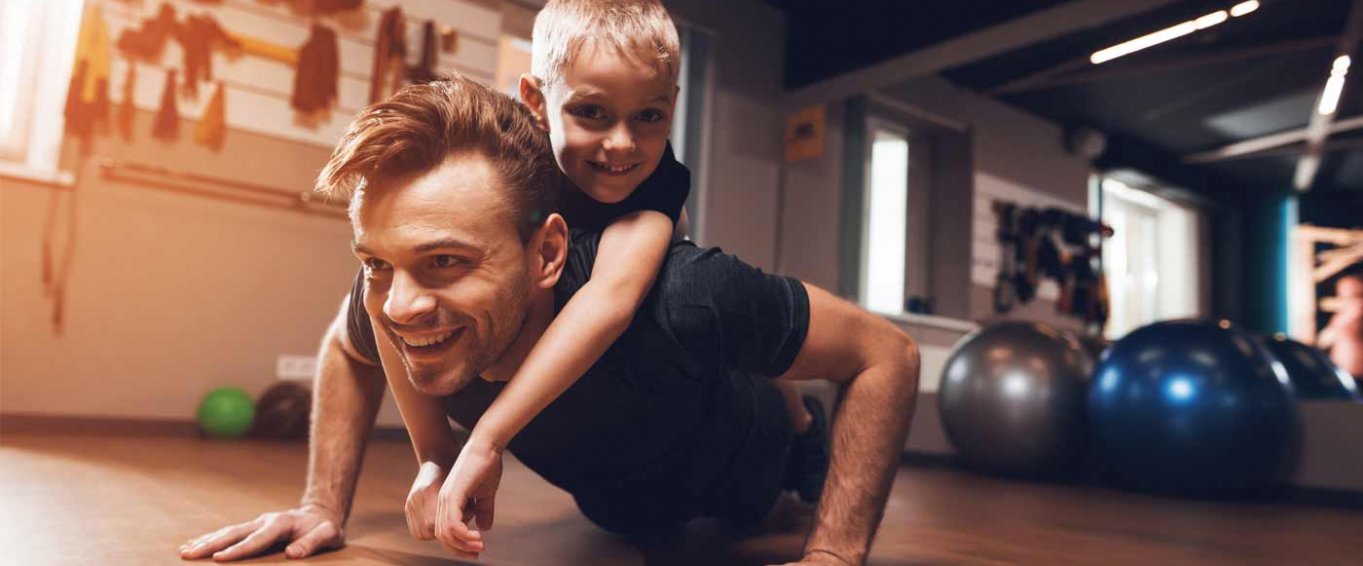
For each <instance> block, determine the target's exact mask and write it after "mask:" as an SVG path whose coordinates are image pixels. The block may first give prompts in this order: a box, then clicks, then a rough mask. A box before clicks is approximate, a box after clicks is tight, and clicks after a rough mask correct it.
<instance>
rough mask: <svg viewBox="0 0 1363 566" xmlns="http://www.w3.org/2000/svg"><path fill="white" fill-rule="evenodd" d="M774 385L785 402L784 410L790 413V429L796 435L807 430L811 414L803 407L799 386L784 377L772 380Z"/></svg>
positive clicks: (811, 418)
mask: <svg viewBox="0 0 1363 566" xmlns="http://www.w3.org/2000/svg"><path fill="white" fill-rule="evenodd" d="M772 383H773V384H775V385H776V389H777V391H780V392H781V397H782V398H783V399H784V400H785V402H786V412H788V413H790V429H791V431H793V432H794V433H795V435H796V436H799V435H801V434H804V433H806V432H808V431H809V423H810V421H811V420H813V416H811V415H810V414H809V409H808V408H807V407H805V402H804V399H803V398H801V397H800V388H799V387H797V386H796V385H795V382H793V381H786V380H784V379H776V380H772Z"/></svg>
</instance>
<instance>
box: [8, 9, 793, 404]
mask: <svg viewBox="0 0 1363 566" xmlns="http://www.w3.org/2000/svg"><path fill="white" fill-rule="evenodd" d="M441 1H442V2H444V1H447V0H441ZM461 1H465V2H468V3H472V4H476V5H479V6H483V7H490V8H493V9H499V10H501V11H502V13H504V14H506V16H507V17H506V21H507V24H506V25H507V27H506V29H507V30H508V31H509V32H513V33H514V30H515V29H520V30H522V31H525V30H527V29H528V28H527V26H528V20H527V18H526V14H525V9H524V8H523V7H521V6H520V5H519V4H510V3H507V4H506V5H503V3H501V2H498V1H497V0H461ZM250 4H255V2H254V1H252V2H250ZM667 4H668V5H669V8H671V9H673V10H675V12H674V13H675V15H676V16H677V17H678V18H679V19H683V20H685V21H687V22H688V23H691V24H693V25H696V26H699V27H702V28H704V29H706V30H708V31H710V32H712V33H713V34H714V36H715V39H716V41H714V42H713V47H712V49H713V51H712V53H713V60H712V63H711V68H712V70H711V72H712V77H713V78H712V81H711V85H712V87H711V88H712V91H711V92H710V97H709V101H710V108H709V110H708V111H707V113H708V116H707V117H706V119H705V120H704V123H705V124H706V125H707V126H706V127H707V130H708V131H707V133H706V136H707V139H706V141H705V144H704V145H705V155H704V160H703V161H704V162H703V163H702V166H701V168H700V173H699V175H700V176H701V178H702V183H701V188H700V190H698V191H696V192H695V193H694V194H695V198H700V199H702V200H701V201H700V202H701V205H702V210H703V211H704V212H703V214H702V215H701V218H700V219H699V221H700V222H701V226H700V229H701V231H702V233H701V234H700V235H701V242H702V243H705V244H717V245H721V246H723V247H724V249H725V251H727V252H730V253H735V254H737V255H738V256H739V257H741V258H743V259H744V260H746V261H748V262H751V263H753V264H755V265H758V266H760V267H763V268H764V269H772V267H773V264H772V258H773V254H774V250H775V239H776V238H775V232H774V231H775V228H774V227H775V222H776V214H775V210H774V203H775V201H776V195H777V187H778V178H779V167H780V152H781V140H780V137H779V133H780V125H781V124H783V120H784V114H783V113H782V112H781V111H780V108H779V107H778V106H779V104H778V101H779V97H780V95H781V90H780V89H781V63H782V58H781V46H782V44H783V41H782V36H781V34H782V33H783V32H782V27H783V22H782V15H781V13H780V11H779V10H777V9H776V8H773V7H771V6H769V5H767V4H765V3H762V2H759V1H758V0H737V1H726V0H696V1H688V2H684V3H680V2H668V3H667ZM417 35H418V38H417V39H418V40H419V34H417ZM342 56H343V57H344V55H342ZM215 70H216V69H215ZM158 84H159V81H158ZM118 94H119V93H118V92H117V90H114V92H113V93H112V94H111V96H117V95H118ZM229 96H230V93H229ZM116 101H117V100H115V102H116ZM232 103H233V102H232V100H231V99H229V100H228V106H229V110H230V108H231V105H232ZM153 116H154V115H153V112H151V111H149V110H146V109H139V110H137V112H136V114H135V121H136V122H135V125H134V131H135V132H136V138H135V139H134V141H133V142H132V143H125V142H123V141H121V140H119V139H118V138H116V137H112V138H111V137H100V136H97V137H96V138H95V144H94V146H93V147H92V154H93V155H101V156H109V157H113V158H115V159H120V160H125V161H129V162H141V163H156V164H163V165H165V166H173V167H174V168H175V169H179V170H184V171H191V172H194V173H199V174H205V175H212V176H217V177H223V178H229V179H233V180H236V181H242V182H247V183H254V184H261V185H267V186H272V187H279V188H288V189H290V190H295V191H301V190H306V189H308V188H310V187H311V186H312V184H313V180H314V179H315V177H316V174H317V171H318V170H319V169H320V168H321V166H322V165H323V164H324V163H325V161H326V159H327V157H328V155H329V154H330V148H328V147H323V146H320V145H316V144H313V143H306V142H303V141H299V140H297V139H290V138H288V137H287V136H280V135H266V134H263V133H258V132H252V131H248V130H243V129H241V128H230V129H229V131H228V133H227V135H226V138H225V142H224V145H223V147H222V149H221V150H220V151H218V152H216V153H214V152H212V151H210V150H208V149H205V148H203V147H201V146H198V145H196V144H194V143H193V142H192V141H191V139H192V138H191V133H192V132H193V129H194V126H195V120H194V119H193V118H192V117H186V116H182V117H181V122H180V130H181V132H182V137H181V140H180V141H178V142H174V143H161V142H156V141H154V140H152V139H151V138H150V135H149V132H150V131H151V125H152V120H153ZM229 123H230V119H229ZM229 125H230V124H229ZM66 145H67V146H68V147H67V151H66V154H67V155H66V157H67V158H68V159H67V160H68V161H69V158H70V154H71V153H72V146H73V145H74V144H73V143H72V140H67V144H66ZM57 190H58V189H54V188H52V187H49V186H47V185H43V184H39V183H34V182H28V181H22V180H16V179H13V178H9V177H0V336H3V338H4V339H3V340H0V414H3V415H5V416H6V417H16V416H19V417H25V416H37V417H80V418H92V419H106V418H114V419H119V420H138V421H144V420H152V421H166V422H168V423H187V422H189V421H190V420H191V419H192V417H193V414H194V409H195V406H196V404H197V403H198V400H199V398H200V397H201V396H202V395H203V394H204V393H206V392H207V391H209V390H210V389H212V388H214V387H218V386H224V385H232V386H237V387H241V388H242V389H244V390H246V391H247V392H249V393H251V394H253V395H254V394H257V393H259V392H260V391H263V390H264V389H265V388H266V387H267V386H268V385H269V384H271V383H272V382H273V381H274V380H275V377H274V375H275V362H276V357H277V356H279V355H280V354H295V355H312V354H314V353H315V352H316V351H317V347H318V344H319V342H320V339H321V337H322V333H323V331H324V329H325V328H326V326H327V324H328V323H329V322H330V321H331V320H332V317H333V316H334V315H335V313H336V309H337V306H338V305H339V303H340V300H341V298H342V297H343V296H344V295H345V293H346V292H347V290H348V287H349V284H350V281H351V278H352V277H353V276H354V273H355V269H356V267H357V263H356V261H355V259H354V257H353V256H351V254H350V251H349V240H350V236H351V234H350V227H349V226H348V225H347V223H346V222H344V221H340V220H332V219H327V218H319V217H311V216H304V215H299V214H295V213H291V212H287V211H276V210H270V209H264V208H258V207H253V206H241V205H237V204H232V203H223V202H217V201H212V200H204V199H200V198H196V197H191V196H183V195H176V194H169V193H163V192H158V191H151V190H146V189H144V188H142V187H137V186H134V185H133V184H130V183H125V182H112V181H107V180H104V179H102V178H100V175H99V171H98V168H97V167H96V166H95V165H94V164H93V163H91V164H87V165H86V166H85V167H83V168H82V170H81V171H80V180H79V181H78V182H77V186H76V189H75V191H74V194H75V196H76V199H75V202H76V206H77V211H76V213H75V214H76V216H75V218H76V224H75V228H76V231H75V233H76V238H77V240H76V245H75V248H74V255H73V259H72V264H71V267H70V277H69V282H68V285H67V288H66V301H65V332H64V333H63V334H62V335H60V336H58V335H55V334H54V333H53V331H52V325H51V324H50V322H49V319H50V317H51V315H52V310H51V309H52V303H51V302H50V301H49V300H47V299H46V298H45V297H44V293H43V285H42V281H41V271H42V255H41V249H42V234H43V226H44V222H45V218H46V215H47V213H48V210H49V204H50V199H52V198H53V196H54V195H57V194H59V193H58V192H57ZM60 194H61V195H67V196H62V197H61V198H63V199H67V198H70V197H69V194H68V193H66V192H62V193H60ZM61 210H62V212H61V213H60V214H61V217H60V218H59V219H58V222H59V227H60V226H63V225H62V224H60V223H64V222H65V214H66V213H65V209H64V208H63V209H61ZM57 233H58V234H59V235H61V234H65V233H66V232H65V229H64V228H61V229H59V230H57ZM62 237H64V236H59V239H58V240H57V241H56V242H55V244H56V248H58V249H60V248H61V246H62V240H61V239H60V238H62ZM379 424H380V426H388V427H397V426H400V425H401V420H400V418H399V416H398V414H397V411H396V410H395V408H394V407H393V406H392V403H391V401H388V400H385V404H384V408H383V409H382V411H381V412H380V415H379ZM177 430H178V429H177Z"/></svg>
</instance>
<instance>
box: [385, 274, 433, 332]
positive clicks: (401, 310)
mask: <svg viewBox="0 0 1363 566" xmlns="http://www.w3.org/2000/svg"><path fill="white" fill-rule="evenodd" d="M434 310H435V297H434V296H432V294H431V292H430V290H429V289H426V288H425V287H424V286H422V285H421V282H419V281H417V280H416V279H415V278H413V277H412V276H410V275H407V274H404V273H401V272H399V273H394V274H393V282H392V285H391V286H389V288H388V300H387V301H385V302H384V303H383V313H384V314H385V315H388V319H389V320H392V321H393V322H396V323H398V324H414V323H417V322H419V321H420V320H421V319H422V317H425V316H426V315H428V314H430V313H431V312H433V311H434Z"/></svg>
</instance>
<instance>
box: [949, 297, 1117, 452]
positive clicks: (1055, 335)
mask: <svg viewBox="0 0 1363 566" xmlns="http://www.w3.org/2000/svg"><path fill="white" fill-rule="evenodd" d="M1091 365H1092V362H1091V361H1090V360H1089V358H1088V354H1087V353H1085V352H1084V350H1083V348H1082V347H1081V346H1080V345H1079V343H1078V342H1077V341H1076V340H1075V339H1074V338H1073V337H1072V336H1065V335H1063V334H1061V333H1060V332H1058V331H1056V330H1055V329H1053V328H1051V327H1049V326H1046V325H1044V324H1038V323H1034V322H1003V323H998V324H994V325H991V326H989V327H986V328H984V329H981V330H979V331H976V332H974V333H972V334H970V335H968V336H966V337H965V338H963V339H962V340H961V342H960V343H959V344H957V346H956V348H955V350H954V351H953V352H952V354H951V356H950V357H949V358H948V359H947V362H946V366H945V368H944V370H943V375H942V384H941V389H940V391H938V395H937V402H938V409H939V412H940V414H941V418H942V426H943V428H944V429H945V430H946V434H947V437H948V438H949V439H950V440H951V444H952V446H954V447H955V448H956V453H957V455H958V456H959V457H960V459H961V460H962V462H964V463H966V464H968V465H972V466H975V467H978V468H983V469H986V470H989V471H994V472H1000V473H1005V474H1012V475H1042V474H1049V473H1055V472H1062V471H1066V468H1068V467H1070V466H1072V465H1073V464H1074V463H1075V462H1076V461H1077V460H1078V459H1079V458H1080V457H1081V456H1082V454H1083V444H1084V398H1085V389H1086V387H1087V385H1086V381H1087V377H1088V374H1087V368H1089V367H1091Z"/></svg>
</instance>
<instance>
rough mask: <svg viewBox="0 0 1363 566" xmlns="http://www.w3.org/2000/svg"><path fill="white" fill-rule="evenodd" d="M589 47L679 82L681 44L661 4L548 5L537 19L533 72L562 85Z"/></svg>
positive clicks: (581, 1) (596, 1)
mask: <svg viewBox="0 0 1363 566" xmlns="http://www.w3.org/2000/svg"><path fill="white" fill-rule="evenodd" d="M588 44H591V45H592V46H593V47H598V48H599V47H606V48H608V49H613V50H615V51H616V53H618V54H620V55H623V56H625V57H628V58H630V59H633V60H635V61H636V62H639V63H642V64H645V65H649V66H652V67H654V68H656V69H658V70H659V71H660V72H662V73H665V74H666V76H668V77H670V78H671V79H672V80H673V81H675V80H677V73H678V71H679V69H680V64H681V41H680V40H678V39H677V27H676V25H675V24H673V23H672V17H671V16H669V15H668V14H667V8H664V7H663V5H662V3H660V2H658V0H549V3H548V4H545V6H544V9H542V10H540V12H539V14H538V15H536V16H535V31H534V37H533V39H532V41H531V46H530V48H531V58H530V72H531V73H533V74H534V75H535V76H537V77H539V78H540V80H542V81H544V86H545V87H546V88H547V87H548V86H549V85H551V84H554V83H555V82H558V81H561V80H562V78H563V73H564V72H565V71H566V70H567V69H568V67H569V66H570V65H571V64H572V61H573V58H574V57H577V56H578V54H580V53H581V52H582V49H583V48H584V47H586V46H587V45H588Z"/></svg>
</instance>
